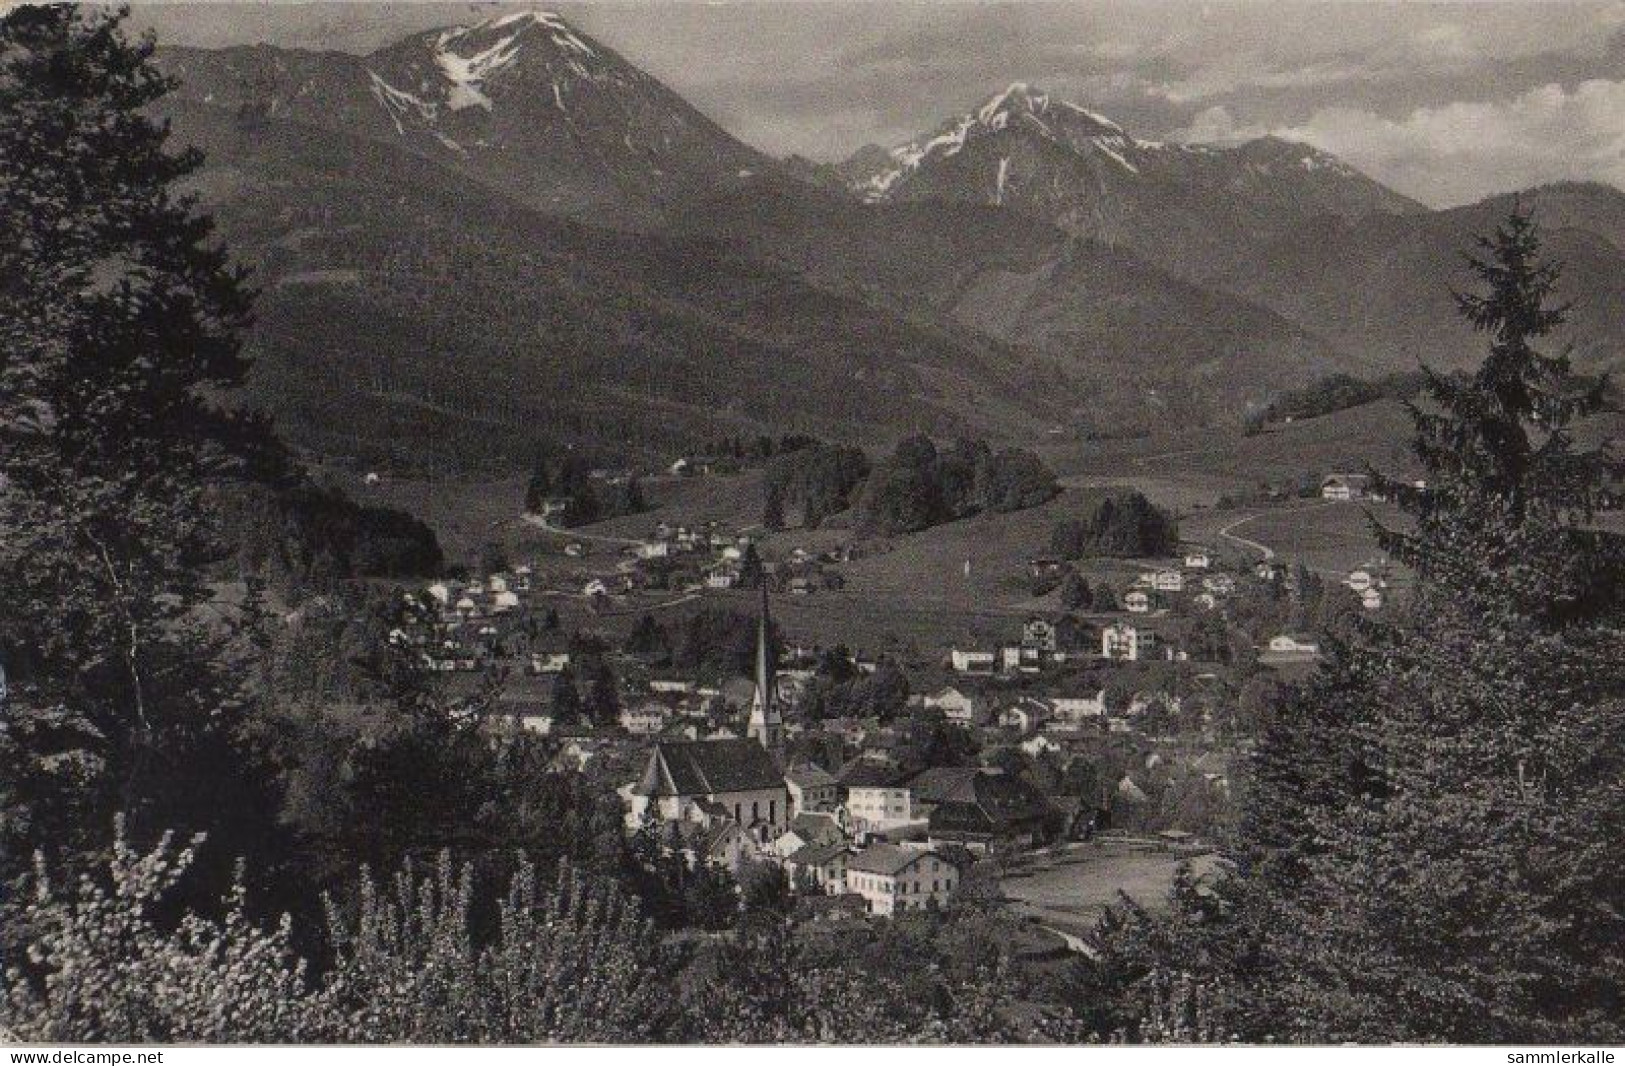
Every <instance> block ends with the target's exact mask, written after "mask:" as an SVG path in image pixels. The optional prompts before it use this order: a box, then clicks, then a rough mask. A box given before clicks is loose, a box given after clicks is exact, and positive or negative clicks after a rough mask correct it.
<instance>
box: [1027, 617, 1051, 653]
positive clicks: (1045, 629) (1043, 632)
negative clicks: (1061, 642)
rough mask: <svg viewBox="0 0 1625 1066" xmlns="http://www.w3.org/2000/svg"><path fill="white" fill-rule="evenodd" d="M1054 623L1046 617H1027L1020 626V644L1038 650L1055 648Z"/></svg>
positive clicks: (1043, 650)
mask: <svg viewBox="0 0 1625 1066" xmlns="http://www.w3.org/2000/svg"><path fill="white" fill-rule="evenodd" d="M1055 643H1056V641H1055V623H1053V622H1051V621H1050V620H1049V619H1047V618H1029V619H1027V621H1026V622H1025V623H1023V624H1022V627H1021V646H1022V647H1023V648H1032V649H1034V650H1035V651H1040V652H1053V651H1054V650H1055Z"/></svg>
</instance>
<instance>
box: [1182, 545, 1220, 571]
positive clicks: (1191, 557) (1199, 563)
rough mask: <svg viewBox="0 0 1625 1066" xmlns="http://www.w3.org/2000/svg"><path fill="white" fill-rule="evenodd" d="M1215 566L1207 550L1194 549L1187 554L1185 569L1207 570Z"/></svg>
mask: <svg viewBox="0 0 1625 1066" xmlns="http://www.w3.org/2000/svg"><path fill="white" fill-rule="evenodd" d="M1212 565H1213V557H1212V556H1211V555H1209V554H1208V552H1207V549H1206V548H1192V549H1190V550H1189V551H1187V552H1186V553H1185V569H1187V570H1206V569H1207V568H1208V567H1210V566H1212Z"/></svg>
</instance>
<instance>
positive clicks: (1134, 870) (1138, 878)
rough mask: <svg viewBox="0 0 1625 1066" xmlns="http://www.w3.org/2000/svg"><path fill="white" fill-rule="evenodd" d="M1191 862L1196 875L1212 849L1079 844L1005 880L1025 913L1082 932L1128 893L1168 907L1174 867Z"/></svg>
mask: <svg viewBox="0 0 1625 1066" xmlns="http://www.w3.org/2000/svg"><path fill="white" fill-rule="evenodd" d="M1182 862H1189V863H1190V864H1191V868H1192V870H1193V871H1195V872H1196V873H1197V874H1199V875H1200V874H1203V873H1206V872H1208V871H1209V870H1211V869H1212V868H1213V864H1214V862H1215V858H1214V856H1213V854H1212V853H1205V854H1203V853H1193V852H1192V851H1191V850H1190V849H1183V850H1181V849H1176V848H1168V847H1165V846H1163V845H1160V844H1139V843H1130V842H1126V841H1121V840H1106V841H1092V842H1090V843H1086V844H1074V845H1072V846H1070V847H1069V848H1067V850H1066V853H1065V855H1064V856H1062V857H1060V858H1059V859H1055V860H1044V859H1038V860H1035V861H1034V863H1033V865H1031V866H1027V867H1024V868H1022V869H1020V870H1016V871H1014V872H1013V873H1011V874H1008V875H1006V876H1005V878H1004V880H1003V881H1002V882H1001V883H1000V885H1001V888H1002V889H1003V891H1004V894H1005V896H1006V897H1007V898H1009V899H1011V900H1013V901H1014V902H1015V905H1016V908H1017V909H1018V910H1019V911H1021V912H1022V913H1023V914H1029V915H1031V916H1033V917H1035V918H1037V919H1038V920H1039V921H1041V922H1043V923H1044V924H1045V925H1049V926H1053V927H1054V928H1056V929H1059V930H1061V931H1062V932H1065V933H1072V934H1077V935H1083V934H1087V933H1089V932H1090V931H1091V930H1093V928H1094V924H1095V922H1096V921H1097V920H1098V919H1099V918H1100V914H1101V912H1102V911H1104V910H1105V909H1106V907H1107V906H1109V905H1111V904H1113V903H1116V902H1117V900H1118V893H1119V892H1123V893H1126V894H1128V895H1129V896H1130V897H1132V898H1133V899H1134V901H1135V902H1137V903H1139V904H1140V905H1141V906H1144V907H1146V908H1147V909H1149V910H1159V909H1161V908H1162V907H1164V906H1166V905H1167V896H1168V889H1169V887H1170V886H1171V885H1172V884H1173V878H1174V871H1175V870H1176V869H1178V867H1179V864H1180V863H1182Z"/></svg>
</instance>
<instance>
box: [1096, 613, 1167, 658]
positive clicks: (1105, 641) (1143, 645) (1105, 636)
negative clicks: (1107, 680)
mask: <svg viewBox="0 0 1625 1066" xmlns="http://www.w3.org/2000/svg"><path fill="white" fill-rule="evenodd" d="M1153 640H1154V637H1153V635H1152V633H1151V631H1150V630H1143V629H1140V628H1139V627H1138V626H1132V625H1129V624H1128V623H1127V622H1113V623H1112V624H1111V625H1109V626H1107V627H1105V628H1104V629H1102V630H1101V631H1100V657H1101V658H1102V659H1118V660H1121V661H1124V662H1136V661H1138V660H1139V659H1140V658H1141V657H1142V656H1143V655H1145V654H1146V652H1148V651H1149V650H1150V646H1151V644H1152V643H1153Z"/></svg>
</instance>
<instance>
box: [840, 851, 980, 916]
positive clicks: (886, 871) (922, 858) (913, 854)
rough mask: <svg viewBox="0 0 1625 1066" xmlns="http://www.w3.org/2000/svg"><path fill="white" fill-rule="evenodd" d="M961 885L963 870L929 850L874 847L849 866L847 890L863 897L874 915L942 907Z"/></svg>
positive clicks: (863, 852) (860, 853)
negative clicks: (932, 906)
mask: <svg viewBox="0 0 1625 1066" xmlns="http://www.w3.org/2000/svg"><path fill="white" fill-rule="evenodd" d="M959 881H960V871H959V868H958V867H957V866H956V865H954V863H952V862H951V861H949V860H948V859H947V858H946V857H944V856H942V855H939V854H938V853H937V852H935V851H932V850H930V849H928V848H918V847H914V848H909V847H900V846H899V845H896V844H870V845H869V846H868V847H866V848H864V849H863V850H862V851H860V852H858V853H857V854H856V855H853V856H852V857H851V858H850V859H848V860H847V863H846V890H847V891H848V892H852V893H855V894H857V895H859V896H862V897H863V899H864V902H865V904H866V906H867V909H868V912H869V913H870V914H897V913H900V912H902V911H911V910H924V909H925V908H926V907H928V906H929V905H930V904H931V903H933V902H935V903H936V905H937V906H939V907H940V906H942V905H944V904H946V903H947V902H948V899H949V897H950V896H951V895H952V894H953V890H954V886H955V885H957V884H958V883H959Z"/></svg>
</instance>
